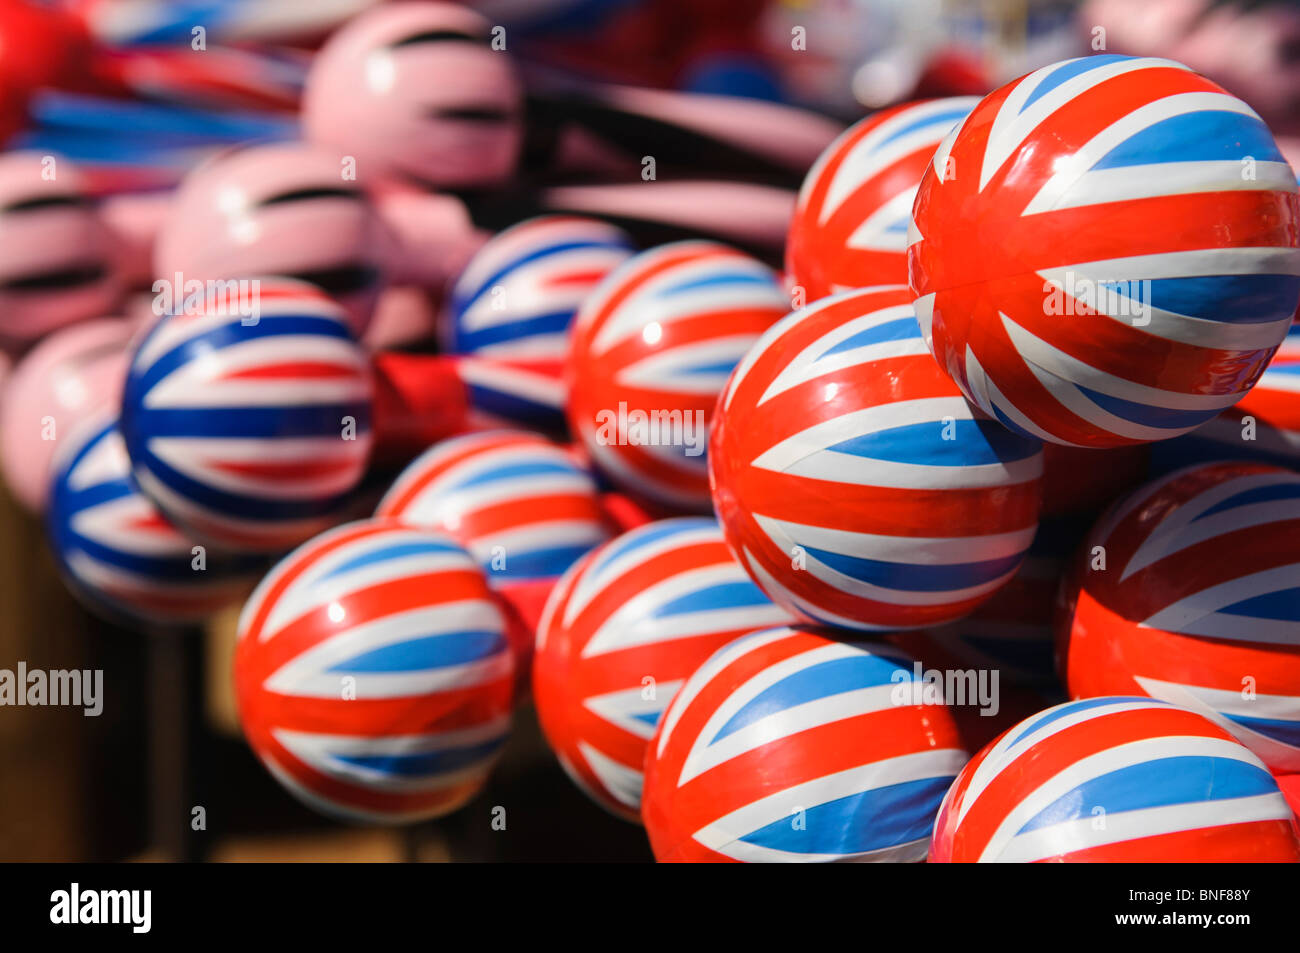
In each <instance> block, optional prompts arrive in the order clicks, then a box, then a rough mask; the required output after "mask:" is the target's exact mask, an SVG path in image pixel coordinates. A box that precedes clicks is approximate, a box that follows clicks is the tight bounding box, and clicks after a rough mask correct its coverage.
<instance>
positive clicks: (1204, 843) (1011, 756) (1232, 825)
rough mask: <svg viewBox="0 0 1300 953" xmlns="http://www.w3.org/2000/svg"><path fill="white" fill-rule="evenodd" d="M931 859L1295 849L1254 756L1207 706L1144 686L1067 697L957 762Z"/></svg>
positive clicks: (1298, 856)
mask: <svg viewBox="0 0 1300 953" xmlns="http://www.w3.org/2000/svg"><path fill="white" fill-rule="evenodd" d="M930 861H931V862H932V863H970V862H976V861H984V862H996V863H1017V862H1019V863H1028V862H1033V861H1057V862H1073V863H1087V862H1112V863H1114V862H1118V863H1146V862H1159V863H1208V862H1224V861H1258V862H1296V861H1300V840H1297V838H1296V832H1295V826H1294V819H1293V817H1292V814H1291V809H1290V808H1289V807H1288V806H1287V803H1286V800H1285V799H1284V798H1283V797H1282V794H1281V792H1280V791H1279V790H1278V786H1277V782H1276V781H1274V780H1273V778H1272V777H1270V776H1269V773H1268V771H1267V770H1265V768H1264V766H1263V764H1261V763H1260V761H1259V759H1258V758H1257V757H1255V756H1254V755H1253V754H1251V753H1250V751H1248V750H1247V749H1246V748H1244V747H1242V746H1241V745H1240V744H1238V743H1237V742H1236V741H1234V740H1233V739H1232V737H1231V736H1230V735H1229V734H1228V733H1227V732H1225V731H1224V730H1223V729H1221V728H1220V727H1219V726H1217V725H1215V724H1213V723H1212V722H1211V721H1209V720H1208V719H1206V718H1203V717H1202V716H1200V715H1198V714H1196V713H1195V712H1192V711H1188V710H1186V709H1183V708H1177V707H1174V706H1173V705H1169V704H1166V703H1164V702H1160V701H1154V700H1152V699H1149V698H1124V697H1106V698H1089V699H1085V700H1083V701H1073V702H1067V703H1066V704H1064V705H1057V706H1056V707H1055V708H1049V709H1048V710H1047V711H1044V712H1040V713H1038V714H1037V715H1034V716H1032V717H1031V718H1027V719H1026V720H1025V721H1023V722H1021V723H1020V724H1019V725H1016V726H1015V727H1014V728H1012V729H1010V730H1009V731H1007V732H1006V733H1004V734H1003V735H1002V736H1001V737H1000V738H999V739H998V740H997V741H995V742H994V743H993V744H991V745H989V747H987V748H985V749H984V750H983V751H981V752H980V753H979V754H977V755H976V756H975V757H974V758H972V759H971V761H970V763H969V764H967V765H966V767H965V768H964V769H963V770H962V772H961V774H960V775H959V776H958V778H957V781H956V783H955V784H953V786H952V788H951V790H949V791H948V794H947V796H946V797H945V798H944V802H943V808H942V810H941V811H940V812H939V819H938V821H937V823H936V824H935V828H934V842H933V844H932V846H931V850H930Z"/></svg>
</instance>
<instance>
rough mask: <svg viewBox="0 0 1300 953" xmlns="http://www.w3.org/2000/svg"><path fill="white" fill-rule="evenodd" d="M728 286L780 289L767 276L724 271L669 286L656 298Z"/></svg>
mask: <svg viewBox="0 0 1300 953" xmlns="http://www.w3.org/2000/svg"><path fill="white" fill-rule="evenodd" d="M727 285H764V286H766V287H769V288H772V289H773V290H774V291H777V292H779V291H780V288H779V286H778V285H777V284H776V282H774V281H773V280H772V279H771V278H770V277H768V276H767V275H755V274H750V273H748V272H743V271H723V272H718V273H717V274H712V275H704V276H701V277H699V278H692V279H690V280H688V281H681V282H678V283H677V284H675V285H669V286H668V287H666V288H663V289H661V290H660V291H659V292H658V294H657V295H656V297H659V298H669V297H672V296H673V295H676V294H682V293H684V292H687V291H700V290H702V289H705V288H722V287H725V286H727Z"/></svg>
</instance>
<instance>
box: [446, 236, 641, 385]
mask: <svg viewBox="0 0 1300 953" xmlns="http://www.w3.org/2000/svg"><path fill="white" fill-rule="evenodd" d="M632 253H633V245H632V239H631V237H630V236H629V235H628V234H627V233H626V232H624V231H623V230H622V229H621V228H617V227H615V226H613V225H609V224H607V223H605V222H601V221H598V220H596V219H589V218H578V217H576V216H566V215H543V216H539V217H538V218H532V219H529V220H527V221H525V222H520V223H519V224H518V225H515V226H513V227H511V228H508V229H506V230H505V231H503V232H501V233H500V234H498V235H496V236H495V237H493V238H492V239H490V240H489V241H488V242H487V244H485V245H484V246H483V247H482V248H481V249H480V250H479V251H478V253H477V254H475V256H474V257H473V258H472V259H471V260H470V262H469V264H468V265H467V266H466V268H465V270H464V271H463V272H462V273H461V275H460V278H459V279H457V281H456V284H455V285H454V286H453V288H452V291H451V297H450V300H449V301H448V305H447V310H446V314H445V315H444V321H443V326H442V336H443V342H444V344H445V347H446V350H447V351H448V352H450V353H452V354H478V355H481V356H483V357H489V358H494V359H497V360H509V361H523V362H526V363H527V364H529V365H531V366H536V367H539V368H545V369H549V370H551V371H552V373H554V374H555V375H556V376H559V374H560V371H561V368H562V366H563V364H564V357H565V354H566V353H567V352H568V345H569V340H568V331H569V325H570V324H571V323H572V321H573V316H574V315H575V314H576V313H577V311H578V309H579V308H580V307H581V306H582V303H583V301H584V300H585V299H586V297H587V295H589V294H590V293H591V291H592V289H593V288H595V286H596V285H597V284H598V283H599V282H600V281H601V280H602V279H604V277H605V276H606V275H607V274H609V273H610V272H611V271H612V270H613V269H614V268H615V267H616V266H618V265H619V264H621V263H622V262H623V261H625V260H626V259H627V258H629V257H631V255H632Z"/></svg>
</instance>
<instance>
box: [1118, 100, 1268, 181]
mask: <svg viewBox="0 0 1300 953" xmlns="http://www.w3.org/2000/svg"><path fill="white" fill-rule="evenodd" d="M1246 156H1250V157H1252V158H1254V159H1255V160H1256V161H1257V162H1285V161H1286V160H1285V159H1283V158H1282V153H1280V152H1278V149H1277V143H1276V142H1274V141H1273V134H1272V133H1271V132H1269V131H1268V127H1267V126H1266V125H1264V124H1263V123H1262V122H1260V121H1259V120H1258V119H1256V118H1255V117H1254V116H1245V115H1242V114H1241V113H1234V112H1226V111H1222V110H1217V109H1204V110H1198V111H1197V112H1192V113H1183V114H1182V115H1181V116H1170V117H1169V118H1168V119H1162V120H1160V121H1159V122H1156V123H1152V124H1151V125H1150V126H1147V127H1146V128H1145V129H1143V130H1142V131H1140V132H1138V133H1136V134H1135V135H1132V136H1130V137H1129V138H1128V139H1126V140H1124V141H1123V142H1121V143H1120V144H1119V145H1118V146H1116V147H1115V148H1114V149H1112V150H1111V151H1110V152H1108V153H1106V155H1104V156H1102V158H1101V159H1100V161H1098V162H1097V164H1096V165H1094V166H1093V167H1092V168H1093V169H1119V168H1124V167H1127V166H1136V165H1154V164H1157V163H1162V162H1207V161H1223V160H1238V159H1243V158H1245V157H1246Z"/></svg>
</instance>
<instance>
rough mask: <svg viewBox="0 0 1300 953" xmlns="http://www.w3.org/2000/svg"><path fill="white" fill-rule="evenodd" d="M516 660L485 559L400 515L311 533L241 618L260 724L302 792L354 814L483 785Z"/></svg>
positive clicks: (253, 740) (424, 814)
mask: <svg viewBox="0 0 1300 953" xmlns="http://www.w3.org/2000/svg"><path fill="white" fill-rule="evenodd" d="M513 674H514V663H513V660H512V658H511V654H510V650H509V647H508V646H507V644H506V638H505V633H504V623H503V621H502V618H501V613H500V612H499V611H498V609H497V607H496V603H495V602H494V601H493V599H492V597H491V594H490V593H489V591H488V587H487V583H486V582H485V581H484V579H483V573H482V572H481V571H480V570H479V568H478V566H477V565H476V564H475V562H474V560H473V558H472V557H471V556H470V555H469V554H468V553H467V552H465V550H464V549H462V548H461V547H460V546H459V544H457V543H456V542H454V541H453V540H452V539H451V538H450V537H448V536H446V535H444V534H442V533H436V532H433V531H431V530H422V529H416V528H414V527H408V526H402V525H401V524H398V523H395V522H392V521H388V520H366V521H361V522H355V523H347V524H345V525H343V526H340V527H337V528H335V529H333V530H330V531H329V532H326V533H324V534H322V535H320V536H317V537H316V538H315V539H312V540H309V541H308V542H306V543H304V544H303V545H302V546H300V547H299V548H298V549H296V550H295V551H294V552H292V553H290V554H289V555H288V556H286V557H285V558H284V559H283V560H281V561H280V563H279V564H278V565H277V566H276V567H275V568H274V569H272V570H271V572H270V573H269V574H268V575H267V576H266V578H265V579H263V580H262V582H261V584H260V585H259V586H258V587H257V590H256V591H255V592H254V593H253V595H252V597H251V598H250V599H249V601H248V603H247V605H245V606H244V611H243V613H242V614H241V615H240V619H239V634H238V645H237V648H236V651H235V689H236V693H237V698H238V703H239V717H240V721H241V723H242V725H243V729H244V736H245V737H246V738H247V739H248V743H249V745H250V746H251V747H252V749H253V751H254V752H255V753H256V754H257V756H258V758H260V759H261V761H262V763H263V764H264V765H265V766H266V768H267V770H268V771H270V772H271V774H272V775H274V776H275V778H276V780H277V781H279V782H280V784H282V785H283V786H284V787H285V788H286V789H287V790H288V791H289V792H290V793H291V794H293V795H294V796H295V797H297V798H298V799H299V800H301V801H303V802H304V803H305V804H307V805H308V806H310V807H313V808H315V809H317V810H319V811H321V812H323V813H325V814H328V815H331V816H334V817H339V818H343V819H347V820H352V821H363V822H381V823H403V822H407V821H416V820H421V819H425V818H430V817H438V816H440V815H443V814H446V813H448V812H450V811H453V810H455V809H456V808H458V807H460V806H461V805H462V804H464V803H465V802H466V801H468V800H469V799H470V798H471V797H473V796H474V794H475V793H476V792H477V791H478V790H479V789H480V788H481V787H482V785H483V783H484V781H485V780H486V778H487V775H488V771H489V770H490V768H491V766H492V764H493V762H494V760H495V759H496V757H497V753H498V751H499V749H500V748H501V745H502V744H503V743H504V741H505V739H506V735H507V733H508V732H509V728H510V708H511V695H512V686H511V681H512V677H513Z"/></svg>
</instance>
